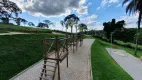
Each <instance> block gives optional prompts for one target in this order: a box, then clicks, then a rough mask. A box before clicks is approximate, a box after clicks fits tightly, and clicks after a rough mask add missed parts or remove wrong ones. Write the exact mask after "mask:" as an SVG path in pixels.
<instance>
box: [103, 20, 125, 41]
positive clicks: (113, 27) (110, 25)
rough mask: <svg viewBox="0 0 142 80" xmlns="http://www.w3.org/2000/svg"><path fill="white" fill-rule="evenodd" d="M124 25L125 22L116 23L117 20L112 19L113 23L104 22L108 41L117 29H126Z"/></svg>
mask: <svg viewBox="0 0 142 80" xmlns="http://www.w3.org/2000/svg"><path fill="white" fill-rule="evenodd" d="M124 25H125V21H124V20H122V21H118V22H116V20H115V19H112V21H111V22H104V23H103V26H104V29H103V30H104V31H105V33H106V37H107V39H110V35H111V33H112V32H113V31H115V30H116V29H119V30H121V29H122V28H124Z"/></svg>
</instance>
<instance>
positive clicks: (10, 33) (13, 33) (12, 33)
mask: <svg viewBox="0 0 142 80" xmlns="http://www.w3.org/2000/svg"><path fill="white" fill-rule="evenodd" d="M15 34H29V33H22V32H9V33H0V35H15Z"/></svg>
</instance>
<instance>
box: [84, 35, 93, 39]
mask: <svg viewBox="0 0 142 80" xmlns="http://www.w3.org/2000/svg"><path fill="white" fill-rule="evenodd" d="M84 38H89V39H92V38H93V37H92V35H85V36H84Z"/></svg>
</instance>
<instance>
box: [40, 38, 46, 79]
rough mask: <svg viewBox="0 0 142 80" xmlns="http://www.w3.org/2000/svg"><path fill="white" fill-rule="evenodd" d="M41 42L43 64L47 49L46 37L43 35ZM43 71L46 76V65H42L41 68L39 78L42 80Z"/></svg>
mask: <svg viewBox="0 0 142 80" xmlns="http://www.w3.org/2000/svg"><path fill="white" fill-rule="evenodd" d="M42 42H43V49H44V51H43V57H44V64H46V60H47V53H46V49H47V47H46V38H45V37H44V38H43V40H42ZM44 72H45V76H47V75H46V65H43V69H42V73H41V77H40V80H42V76H43V73H44Z"/></svg>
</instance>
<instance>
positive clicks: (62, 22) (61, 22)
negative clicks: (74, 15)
mask: <svg viewBox="0 0 142 80" xmlns="http://www.w3.org/2000/svg"><path fill="white" fill-rule="evenodd" d="M60 24H61V26H62V31H63V28H64V26H65V22H64V21H63V20H61V21H60Z"/></svg>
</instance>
